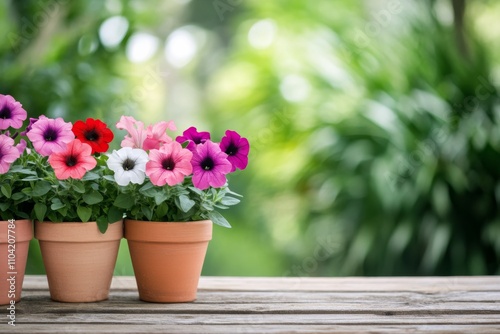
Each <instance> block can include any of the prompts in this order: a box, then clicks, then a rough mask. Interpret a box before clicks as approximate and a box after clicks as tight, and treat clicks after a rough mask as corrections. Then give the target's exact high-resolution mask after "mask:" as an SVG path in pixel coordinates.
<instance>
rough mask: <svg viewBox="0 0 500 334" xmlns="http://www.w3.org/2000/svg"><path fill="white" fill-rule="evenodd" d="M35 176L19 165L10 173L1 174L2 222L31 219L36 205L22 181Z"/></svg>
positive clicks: (0, 200) (0, 202) (0, 213)
mask: <svg viewBox="0 0 500 334" xmlns="http://www.w3.org/2000/svg"><path fill="white" fill-rule="evenodd" d="M21 159H25V157H24V158H21ZM33 174H34V173H33V171H31V170H28V169H25V168H23V167H22V166H21V165H18V164H16V165H14V166H12V168H11V170H10V171H9V172H8V173H6V174H0V220H9V219H28V218H30V216H29V215H30V212H31V211H32V210H33V206H34V203H33V201H32V200H31V196H30V195H29V192H28V190H27V189H26V185H25V182H23V181H22V180H23V179H24V178H26V177H30V176H31V177H33V176H34V175H33Z"/></svg>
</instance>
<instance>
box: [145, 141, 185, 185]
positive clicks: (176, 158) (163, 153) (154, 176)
mask: <svg viewBox="0 0 500 334" xmlns="http://www.w3.org/2000/svg"><path fill="white" fill-rule="evenodd" d="M192 157H193V153H192V152H191V151H189V150H187V149H184V148H182V146H181V144H179V143H177V142H175V141H173V142H170V143H167V144H165V145H164V146H162V147H160V149H153V150H151V151H150V152H149V161H148V163H147V164H146V175H147V176H149V178H150V180H151V183H153V184H154V185H155V186H164V185H165V184H168V185H169V186H173V185H176V184H179V183H181V182H182V181H184V177H185V176H187V175H190V174H191V173H192V171H193V166H192V165H191V158H192Z"/></svg>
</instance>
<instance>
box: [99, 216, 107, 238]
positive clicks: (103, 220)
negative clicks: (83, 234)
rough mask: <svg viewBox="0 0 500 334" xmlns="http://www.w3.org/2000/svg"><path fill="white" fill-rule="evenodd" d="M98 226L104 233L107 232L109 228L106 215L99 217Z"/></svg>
mask: <svg viewBox="0 0 500 334" xmlns="http://www.w3.org/2000/svg"><path fill="white" fill-rule="evenodd" d="M96 222H97V227H98V228H99V231H101V233H102V234H104V233H106V230H107V229H108V219H107V218H106V217H103V216H101V217H97V220H96Z"/></svg>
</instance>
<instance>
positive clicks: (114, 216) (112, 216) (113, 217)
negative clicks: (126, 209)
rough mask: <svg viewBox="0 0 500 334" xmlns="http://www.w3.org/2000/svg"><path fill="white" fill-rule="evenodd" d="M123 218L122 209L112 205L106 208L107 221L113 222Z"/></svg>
mask: <svg viewBox="0 0 500 334" xmlns="http://www.w3.org/2000/svg"><path fill="white" fill-rule="evenodd" d="M122 219H123V209H119V208H117V207H116V206H112V207H110V208H109V210H108V223H111V224H112V223H114V222H117V221H119V220H122Z"/></svg>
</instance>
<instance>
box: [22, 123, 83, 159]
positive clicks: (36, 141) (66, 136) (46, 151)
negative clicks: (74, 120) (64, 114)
mask: <svg viewBox="0 0 500 334" xmlns="http://www.w3.org/2000/svg"><path fill="white" fill-rule="evenodd" d="M72 127H73V125H72V124H71V123H70V122H67V123H66V122H65V121H64V120H63V119H62V118H61V117H58V118H56V119H51V118H47V117H45V116H43V115H42V116H40V118H39V119H38V121H36V122H35V123H34V124H33V125H32V127H31V130H30V131H29V132H28V133H27V134H26V136H27V137H28V138H29V139H30V140H31V142H32V143H33V146H34V147H35V150H36V151H37V152H38V153H40V154H41V155H43V156H49V155H51V154H52V153H57V152H61V151H64V150H65V149H66V144H67V143H69V142H70V141H72V140H73V139H75V135H74V134H73V131H71V129H72Z"/></svg>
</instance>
